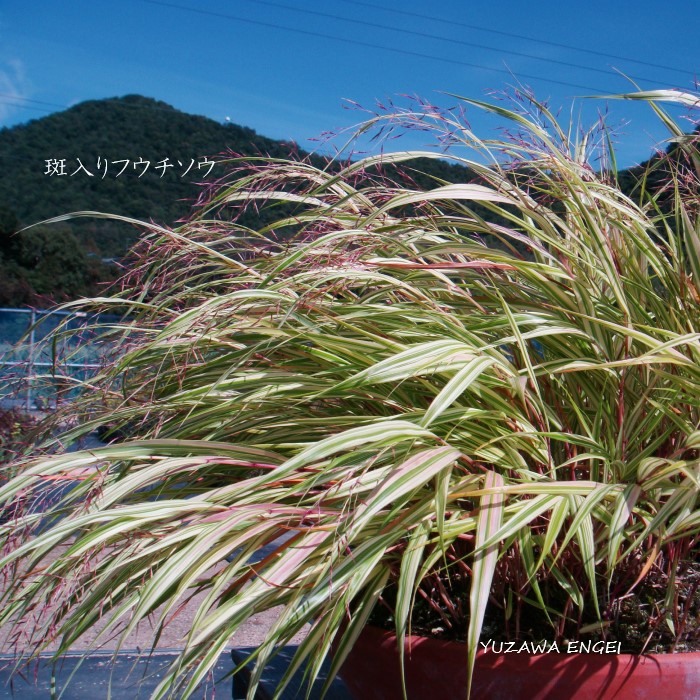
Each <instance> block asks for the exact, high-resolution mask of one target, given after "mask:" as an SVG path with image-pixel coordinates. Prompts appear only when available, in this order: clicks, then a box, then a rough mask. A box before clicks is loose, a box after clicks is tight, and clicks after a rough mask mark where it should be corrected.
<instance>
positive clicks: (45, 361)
mask: <svg viewBox="0 0 700 700" xmlns="http://www.w3.org/2000/svg"><path fill="white" fill-rule="evenodd" d="M118 320H119V317H117V316H107V315H99V316H98V315H96V314H88V313H84V312H70V311H41V310H38V309H3V308H0V403H1V404H2V405H4V406H6V407H10V406H23V407H24V409H25V410H27V411H31V410H35V409H39V410H41V409H48V408H51V407H52V406H55V405H56V404H57V403H59V402H60V401H61V400H65V399H66V398H68V397H69V396H70V395H71V393H72V392H73V391H74V387H76V386H77V385H78V384H79V382H80V380H81V379H86V378H88V377H89V376H90V375H91V374H94V373H95V372H96V371H97V370H98V369H99V368H100V367H101V366H102V360H104V358H105V357H106V355H107V354H108V353H109V351H110V350H111V349H112V347H113V345H112V341H110V340H108V339H107V338H106V337H105V335H104V334H103V333H101V332H100V330H99V327H100V326H101V325H104V324H109V323H111V322H116V321H118ZM57 331H58V332H57Z"/></svg>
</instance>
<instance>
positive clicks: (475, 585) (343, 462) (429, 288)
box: [0, 91, 700, 698]
mask: <svg viewBox="0 0 700 700" xmlns="http://www.w3.org/2000/svg"><path fill="white" fill-rule="evenodd" d="M633 97H637V98H642V99H647V100H650V104H651V105H652V107H653V108H654V109H655V110H656V111H657V113H658V114H659V116H660V117H661V118H662V119H663V120H664V121H665V123H666V124H667V125H668V126H669V128H670V129H671V135H672V137H673V139H675V142H676V143H677V146H678V148H677V151H678V153H677V157H675V158H674V159H673V160H669V161H667V162H665V163H664V165H663V166H659V168H660V170H659V172H663V173H664V178H665V184H664V189H663V191H662V192H660V193H655V194H653V195H652V194H651V193H648V192H645V191H644V187H643V185H642V186H641V188H640V193H641V194H640V196H641V199H642V201H641V204H640V203H635V201H633V200H631V199H630V198H628V197H627V196H625V195H624V194H622V192H621V191H620V189H619V187H618V186H617V184H616V181H615V176H614V174H611V173H610V172H605V171H603V172H596V170H595V169H594V168H593V167H592V166H591V164H590V163H589V161H588V158H589V155H590V152H591V140H592V139H594V138H596V137H597V136H596V132H594V131H591V132H589V133H585V134H582V135H576V134H573V135H572V134H571V133H569V132H566V131H564V130H563V129H561V128H560V127H559V126H557V123H556V120H555V119H554V117H553V116H552V115H551V114H549V112H547V110H546V108H545V107H544V106H542V105H535V106H536V111H537V113H536V115H535V116H527V115H525V114H523V113H522V112H519V111H507V110H506V109H504V108H503V107H501V106H492V105H487V104H484V103H480V102H474V101H470V100H463V101H462V104H463V105H466V106H467V107H468V108H469V109H487V110H491V111H492V112H495V113H497V114H499V115H500V116H502V117H507V118H508V119H510V120H512V122H513V123H514V128H515V129H517V131H518V135H517V137H516V138H514V139H511V140H509V141H507V142H499V141H496V140H488V141H479V140H478V139H477V138H476V137H475V136H474V135H473V134H472V133H471V132H470V131H469V129H468V127H467V126H466V124H465V123H464V122H462V121H461V120H460V118H458V117H457V116H455V114H454V113H453V112H438V111H435V110H433V109H432V108H429V107H425V108H421V109H418V110H417V111H415V112H410V111H406V112H400V113H395V114H393V115H392V116H389V117H386V116H385V117H382V118H378V119H377V120H375V122H374V123H372V124H370V126H374V127H377V126H378V127H382V126H393V125H394V124H400V125H408V126H409V127H410V126H411V125H419V126H420V128H422V129H425V128H431V129H433V130H434V131H435V133H436V135H437V137H438V139H440V140H441V141H442V142H445V143H447V142H449V144H450V146H451V147H452V148H451V151H450V153H451V157H452V158H453V159H454V160H455V161H457V162H459V163H462V164H463V165H466V166H468V167H469V168H470V169H471V170H472V173H473V175H474V177H473V180H472V181H470V182H467V183H463V184H446V183H444V182H435V183H434V185H433V186H432V188H430V189H428V190H419V189H415V188H411V187H409V186H407V185H400V184H396V182H395V181H392V180H391V178H389V179H387V178H383V177H382V176H381V175H380V173H379V171H378V169H377V166H378V165H379V163H380V161H381V164H382V165H383V167H388V165H391V164H394V163H400V162H408V161H410V160H411V159H412V158H414V157H415V156H417V155H419V156H422V157H425V158H433V159H437V158H441V157H444V152H443V151H442V150H441V149H437V150H436V151H435V152H429V151H426V152H420V153H404V152H398V153H394V154H391V155H386V154H385V155H383V156H382V157H381V158H379V157H369V158H365V159H364V160H360V161H356V162H350V163H348V164H345V165H337V164H335V165H333V166H329V167H326V168H319V167H315V166H313V165H311V164H310V163H309V162H306V161H304V162H298V161H280V160H267V159H258V160H255V161H253V162H248V163H240V162H236V163H234V164H233V165H232V173H233V175H235V177H233V175H232V177H231V179H230V181H227V182H223V183H221V187H220V188H219V189H218V190H217V191H216V193H215V194H214V196H213V197H211V198H210V199H209V200H208V202H207V204H206V205H205V206H203V208H202V209H201V212H200V213H199V215H198V216H197V217H195V218H193V219H192V220H191V221H189V222H187V223H185V224H184V225H182V226H181V227H180V228H178V229H176V230H169V229H165V228H159V227H157V226H153V225H149V226H147V227H145V228H147V229H148V233H147V235H146V237H145V240H144V242H143V243H142V246H141V258H140V263H139V265H137V266H136V267H135V269H134V270H133V271H132V273H130V276H129V277H128V278H127V286H126V289H125V291H123V292H121V293H118V294H115V296H114V297H113V298H111V299H100V300H96V301H95V302H93V303H92V304H91V305H90V306H91V308H93V307H94V306H97V307H100V308H104V307H109V306H110V305H112V306H114V305H118V306H122V307H123V306H128V307H129V309H130V313H131V316H130V321H129V324H128V328H129V330H128V333H127V335H126V336H125V340H124V345H123V351H122V353H121V355H120V356H119V358H118V359H116V360H115V361H114V362H112V363H111V364H110V365H109V366H108V367H107V368H106V369H105V370H104V371H103V372H102V373H101V374H100V376H99V377H97V379H95V380H92V381H91V383H90V386H89V387H88V388H89V391H87V392H84V393H83V397H82V398H81V399H79V400H78V402H77V403H76V404H75V405H73V406H71V407H70V411H71V412H72V413H73V414H75V415H78V416H80V417H81V425H80V427H79V428H76V429H75V430H73V431H72V432H71V433H69V434H67V435H64V436H63V441H64V442H66V441H70V440H71V439H73V438H76V437H77V436H78V435H79V434H80V433H81V432H85V431H87V430H89V429H92V428H94V427H95V426H96V425H100V424H102V423H104V422H105V421H107V420H108V421H110V422H111V423H112V424H114V425H116V426H120V427H121V428H124V427H125V426H126V429H127V430H128V432H129V434H130V437H126V438H123V439H122V440H120V441H118V442H115V443H112V444H110V445H108V446H106V447H104V448H101V449H97V450H91V451H88V452H76V453H60V452H55V453H53V454H51V453H50V454H48V455H44V456H40V457H36V456H35V457H31V456H30V457H27V458H26V459H24V460H23V461H22V462H21V463H19V464H15V465H13V469H15V470H16V469H17V468H18V467H20V471H19V473H18V475H17V476H15V477H14V478H13V479H12V480H11V481H9V483H4V484H2V487H1V488H0V502H2V503H4V504H6V509H8V511H7V512H10V513H11V514H12V515H11V517H12V519H11V521H10V522H7V523H5V524H4V525H2V526H0V533H1V536H2V540H3V548H2V559H1V561H0V563H1V565H2V568H3V571H4V573H5V577H6V578H5V581H6V585H5V588H4V591H3V593H2V612H0V622H2V624H3V625H4V626H7V627H8V628H10V629H11V631H12V632H14V633H16V634H17V635H18V637H17V639H23V640H24V642H23V643H24V644H25V648H26V649H27V650H28V652H29V653H38V652H40V651H41V650H42V649H43V648H44V646H45V645H46V644H47V643H48V642H49V641H50V640H59V642H60V645H59V652H58V653H59V654H60V653H62V652H65V651H66V650H68V649H69V647H70V646H71V644H73V643H74V642H75V640H76V639H77V638H78V637H79V636H80V635H81V634H82V633H83V632H84V631H85V630H87V629H89V628H91V627H92V626H94V625H96V624H97V623H98V622H99V621H100V620H106V621H108V622H110V623H115V624H117V625H118V629H119V630H120V634H121V637H120V639H122V640H123V639H124V638H126V636H127V635H128V633H129V632H131V631H132V630H133V629H134V628H135V627H136V626H137V624H138V623H139V621H142V620H143V619H145V618H146V617H147V616H155V619H156V620H157V624H158V625H162V624H165V623H166V622H167V620H168V619H169V618H170V616H172V615H173V614H174V613H175V612H176V611H177V610H178V607H179V606H180V605H181V603H182V602H183V601H184V600H186V599H187V598H188V597H189V596H191V595H192V594H195V593H203V594H204V597H203V598H202V600H201V603H200V604H199V607H198V610H197V613H196V615H195V616H194V618H193V619H192V621H191V625H190V627H189V633H188V635H187V637H186V638H185V639H183V651H182V653H181V656H180V659H179V661H178V662H177V663H176V664H174V666H173V667H172V668H171V670H170V672H169V673H168V674H167V676H166V677H165V678H164V679H163V681H162V683H161V685H160V687H159V689H158V691H157V692H156V694H155V697H158V698H161V697H166V696H168V695H169V694H171V693H172V694H176V695H177V696H178V697H180V696H182V697H185V696H187V695H188V694H189V693H190V692H191V691H192V689H193V688H194V686H195V684H196V683H197V682H198V681H200V680H201V679H202V678H204V676H205V674H206V673H207V671H208V670H209V669H210V668H211V667H212V665H213V664H214V663H215V661H216V659H217V657H218V656H219V654H220V653H221V652H222V651H223V650H224V648H225V647H226V646H227V645H228V644H229V643H230V640H231V638H232V636H233V635H234V633H235V632H236V630H237V629H238V628H239V627H240V626H241V625H242V624H243V623H244V622H245V621H246V620H248V619H249V618H250V617H251V615H253V614H255V613H258V612H260V611H263V610H266V609H269V608H272V607H274V606H282V607H281V613H280V616H279V619H278V620H277V622H276V623H275V624H274V625H273V627H272V628H271V629H270V631H269V633H268V635H267V640H266V642H265V643H264V644H263V645H262V646H261V647H260V648H259V649H258V650H257V652H256V655H257V660H258V667H257V668H258V670H259V669H260V668H261V667H262V665H264V663H265V661H266V660H267V659H268V658H269V657H270V655H272V654H274V653H275V649H276V648H277V647H278V646H279V645H283V644H285V643H286V642H288V640H290V639H291V638H292V637H293V636H294V635H295V634H296V633H297V632H298V631H299V630H301V629H302V627H303V626H304V625H306V624H309V623H310V624H311V629H310V632H309V634H308V636H307V637H306V640H305V641H304V642H303V643H302V644H301V645H300V646H299V649H298V652H297V654H296V656H295V659H294V662H293V663H292V664H291V666H290V668H289V670H288V672H287V674H286V676H285V681H287V680H288V679H289V678H290V676H291V674H293V673H294V672H295V671H296V670H297V669H298V668H299V667H300V665H301V664H302V663H303V662H305V661H308V662H309V669H310V670H309V673H310V675H311V676H315V674H317V672H318V671H319V667H320V664H321V662H322V660H323V659H324V657H326V656H327V655H329V653H330V651H331V645H332V644H335V648H336V652H337V653H336V654H335V657H334V661H333V670H334V671H337V670H338V668H339V666H340V664H341V663H342V660H343V657H344V654H345V653H346V652H347V650H348V648H349V647H350V645H352V643H353V641H354V640H355V639H356V637H357V635H358V634H359V633H360V631H361V629H362V628H363V626H365V625H366V624H367V621H368V618H369V617H370V613H372V611H373V608H375V606H377V603H378V601H380V600H383V592H385V591H387V590H389V589H390V588H391V589H392V590H393V591H394V593H393V598H394V599H395V603H394V608H393V620H394V624H395V628H396V632H397V634H398V636H399V637H403V636H404V635H406V634H407V633H409V632H410V630H411V616H412V611H413V609H414V605H415V604H416V601H417V600H419V599H421V600H422V599H427V600H428V604H430V605H433V607H435V608H436V609H437V610H438V611H439V614H441V615H442V617H443V618H444V621H445V624H446V625H450V624H452V623H451V622H450V620H451V619H452V618H451V613H455V616H457V617H458V616H459V615H461V616H462V617H464V618H465V619H466V620H467V622H466V627H467V636H468V644H467V647H466V649H465V664H467V663H468V664H469V667H470V669H471V667H472V665H473V663H474V658H475V653H476V649H477V640H478V639H479V636H480V633H481V631H482V625H483V621H484V616H485V614H486V613H487V611H492V610H496V611H497V615H500V616H503V617H507V616H508V615H511V618H512V619H514V618H513V616H517V611H519V610H521V609H522V608H523V607H525V606H536V607H537V608H539V609H540V610H541V611H542V612H541V614H542V616H543V618H545V619H546V620H548V621H549V624H551V639H553V640H554V639H558V638H561V636H562V635H563V634H564V633H565V631H566V630H570V626H571V624H572V623H573V624H574V627H575V626H576V624H579V625H580V624H582V620H585V619H589V620H590V619H602V618H603V617H605V613H606V611H608V612H609V611H610V610H611V609H612V608H613V607H614V605H615V604H616V601H618V600H619V599H620V598H622V597H624V596H625V595H626V594H627V593H628V592H629V591H631V590H633V589H634V588H635V586H637V585H639V584H640V581H643V580H644V578H645V576H646V575H647V574H648V573H649V572H650V571H652V569H653V570H655V571H657V570H662V571H664V572H665V574H666V576H667V582H668V583H667V588H666V589H665V590H664V591H662V593H661V595H660V600H661V602H662V604H664V605H665V606H666V607H665V611H666V612H663V610H662V613H663V614H662V617H663V618H664V619H665V621H666V622H667V623H668V624H669V625H671V626H673V625H676V630H677V631H679V632H680V630H678V626H679V625H681V624H682V623H683V620H679V612H678V610H679V609H680V610H681V611H682V606H679V605H678V600H677V588H676V585H675V584H676V582H675V572H676V569H677V565H678V562H679V561H680V559H681V558H683V557H685V556H687V554H688V552H691V551H692V548H693V547H695V546H696V543H697V535H698V532H699V531H700V511H698V495H699V486H700V482H699V479H700V462H699V461H698V450H699V449H700V432H699V430H698V429H699V425H698V424H699V421H700V305H699V301H700V285H699V282H698V280H700V238H699V233H698V226H699V222H700V219H699V218H698V190H697V184H698V173H699V168H698V166H699V163H698V152H697V144H696V143H695V142H694V140H693V139H692V138H691V137H687V136H684V135H683V132H682V131H681V130H680V129H679V128H678V127H677V126H676V125H675V124H674V123H673V122H672V121H671V119H670V118H669V117H668V116H667V115H666V113H665V112H663V111H662V109H661V107H660V106H659V104H658V102H659V101H661V100H672V101H678V102H684V103H686V104H688V105H690V106H693V105H695V104H697V98H696V96H694V95H689V94H681V93H676V92H670V91H669V92H659V93H642V94H636V95H634V96H633ZM598 136H600V134H598ZM469 149H473V150H475V151H476V152H478V153H479V154H480V155H477V156H473V157H472V156H470V155H468V153H469ZM404 182H406V180H404ZM280 205H284V206H280ZM255 207H259V208H267V209H268V210H269V211H268V215H269V214H270V213H272V214H274V213H275V212H279V214H278V216H277V217H276V218H275V220H274V222H273V223H271V224H269V225H265V226H260V227H259V228H258V229H250V228H245V227H243V226H242V225H241V224H240V223H237V219H236V216H235V215H234V216H231V215H230V213H231V212H234V213H235V212H238V211H240V210H242V209H250V208H255ZM485 212H486V213H485ZM268 220H269V219H268ZM494 222H496V223H494ZM292 234H293V237H292V238H291V239H290V236H292ZM86 467H90V468H91V469H89V470H87V471H86V469H85V468H86ZM76 468H80V469H81V470H82V472H83V480H82V481H80V483H79V485H78V486H77V487H76V488H74V489H73V490H72V491H70V492H69V493H68V494H67V495H66V496H65V497H64V498H63V500H62V502H61V503H60V504H59V505H58V506H56V507H55V508H54V510H53V511H52V513H50V514H49V518H50V522H49V526H46V523H44V526H43V527H42V528H41V529H40V530H39V529H38V528H37V525H38V522H39V519H40V517H41V516H39V515H32V514H29V513H27V512H26V510H25V511H23V510H22V507H21V506H22V504H23V503H27V502H29V501H31V498H32V494H34V493H36V492H38V491H39V490H41V489H42V488H43V486H42V485H43V484H45V479H46V477H49V476H51V475H60V474H66V473H71V471H72V470H74V469H76ZM86 474H87V477H86V476H85V475H86ZM59 516H62V518H60V519H59ZM43 517H46V516H43ZM282 536H284V537H283V539H280V538H281V537H282ZM270 544H272V545H273V553H272V554H270V555H269V556H267V557H266V558H264V559H263V560H262V561H255V558H254V557H255V554H256V552H257V551H258V550H259V549H260V548H261V547H262V546H263V545H270ZM59 545H63V546H64V547H65V551H64V553H63V554H62V556H61V557H59V558H57V559H49V558H48V557H49V555H50V554H51V552H52V551H53V550H54V549H55V548H56V547H58V546H59ZM448 587H449V594H448ZM553 590H558V591H559V593H560V595H559V598H558V600H559V601H560V604H559V605H558V607H557V605H555V603H553V602H552V601H553V600H556V599H557V596H554V595H553V594H552V591H553ZM436 591H437V593H436ZM57 601H60V603H59V604H56V602H57ZM501 608H502V609H503V612H498V611H499V609H501ZM514 611H515V612H514ZM603 629H604V626H603ZM568 633H569V632H567V634H568ZM22 635H28V637H24V636H22ZM27 640H28V641H27ZM400 648H401V649H402V648H403V646H400ZM369 662H371V660H370V661H369ZM193 669H194V674H193V675H192V676H190V678H189V680H183V678H184V672H185V671H189V670H193ZM258 677H259V675H255V676H254V679H257V678H258ZM252 692H253V691H252V690H251V693H252Z"/></svg>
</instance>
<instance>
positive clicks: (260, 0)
mask: <svg viewBox="0 0 700 700" xmlns="http://www.w3.org/2000/svg"><path fill="white" fill-rule="evenodd" d="M246 2H251V3H254V4H256V5H266V6H268V7H277V8H280V9H283V10H291V11H292V12H301V13H303V14H305V15H313V16H315V17H326V18H328V19H333V20H339V21H341V22H351V23H352V24H358V25H360V26H362V27H372V28H373V29H383V30H388V31H391V32H397V33H399V34H406V35H408V36H417V37H420V38H421V39H436V40H438V41H444V42H446V43H450V44H456V45H458V46H467V47H469V48H472V49H481V50H483V51H494V52H497V53H501V54H509V55H511V56H519V57H520V58H529V59H534V60H535V61H544V62H545V63H555V64H557V65H559V66H567V67H568V68H577V69H579V70H587V71H591V72H593V73H602V74H603V75H607V76H609V75H611V71H610V69H605V68H595V67H594V66H584V65H583V64H581V63H572V62H571V61H561V60H559V59H556V58H546V57H545V56H538V55H537V54H532V53H526V52H524V51H513V50H512V49H504V48H500V47H498V46H489V45H488V44H477V43H475V42H473V41H463V40H461V39H452V38H451V37H447V36H444V35H440V34H428V33H427V32H418V31H414V30H411V29H402V28H400V27H392V26H390V25H388V24H379V23H378V22H369V21H367V20H363V19H352V18H350V17H343V16H342V15H336V14H331V13H329V12H319V11H317V10H305V9H303V8H301V7H294V6H293V5H285V4H283V3H279V2H272V1H271V0H246ZM421 17H425V15H421ZM625 75H626V77H628V78H632V79H633V80H646V81H649V82H653V81H651V79H650V78H645V77H642V76H638V75H627V74H625Z"/></svg>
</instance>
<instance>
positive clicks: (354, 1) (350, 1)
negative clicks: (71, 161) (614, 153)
mask: <svg viewBox="0 0 700 700" xmlns="http://www.w3.org/2000/svg"><path fill="white" fill-rule="evenodd" d="M339 1H340V2H344V3H346V4H347V5H357V6H359V7H371V8H372V9H374V10H383V11H385V12H393V13H394V14H397V15H404V16H406V17H417V18H418V19H427V20H430V21H432V22H439V23H441V24H449V25H450V26H453V27H464V28H465V29H476V30H477V31H480V32H488V33H490V34H497V35H498V36H507V37H509V38H511V39H523V40H525V41H533V42H536V43H538V44H543V45H545V46H555V47H556V48H559V49H567V50H570V51H580V52H581V53H587V54H590V55H592V56H601V57H603V58H612V59H615V60H616V61H627V62H629V63H636V64H637V65H640V66H648V67H650V68H661V69H663V70H670V71H673V72H674V73H683V74H685V75H696V74H697V70H688V69H685V68H677V67H675V66H665V65H663V64H662V63H652V62H651V61H640V60H639V59H637V58H630V57H629V56H619V55H616V54H613V53H606V52H605V51H596V50H595V49H587V48H584V47H583V46H574V45H573V44H560V43H559V42H556V41H550V40H548V39H541V38H537V37H532V36H526V35H525V34H515V33H514V32H505V31H502V30H500V29H493V28H491V27H484V26H482V25H479V24H467V23H466V22H457V21H455V20H453V19H446V18H443V17H435V16H433V15H423V14H421V13H419V12H410V11H409V10H397V9H396V8H393V7H383V6H382V5H375V4H374V3H371V2H363V1H362V0H339Z"/></svg>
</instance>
